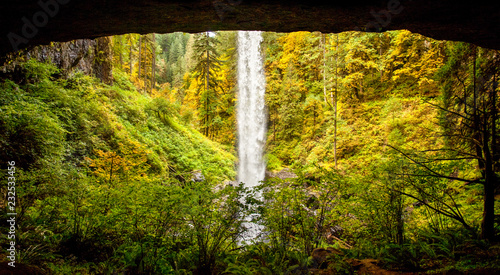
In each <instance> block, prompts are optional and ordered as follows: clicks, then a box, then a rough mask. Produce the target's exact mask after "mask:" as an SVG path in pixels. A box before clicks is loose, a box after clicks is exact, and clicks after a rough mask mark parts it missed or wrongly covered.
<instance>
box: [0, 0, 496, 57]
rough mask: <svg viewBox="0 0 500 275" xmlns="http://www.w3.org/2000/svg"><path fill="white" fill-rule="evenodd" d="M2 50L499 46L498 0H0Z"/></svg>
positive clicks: (0, 46)
mask: <svg viewBox="0 0 500 275" xmlns="http://www.w3.org/2000/svg"><path fill="white" fill-rule="evenodd" d="M0 13H1V15H0V22H1V24H0V37H1V38H0V53H7V52H11V51H14V50H17V49H21V48H25V47H29V46H32V45H40V44H47V43H49V42H51V41H70V40H74V39H81V38H96V37H101V36H108V35H117V34H123V33H143V34H144V33H152V32H155V33H166V32H174V31H183V32H202V31H206V30H262V31H275V32H291V31H321V32H329V33H334V32H342V31H349V30H362V31H384V30H395V29H408V30H410V31H412V32H417V33H420V34H423V35H425V36H429V37H432V38H436V39H447V40H460V41H466V42H472V43H475V44H477V45H479V46H483V47H488V48H495V49H500V2H498V1H495V2H494V1H484V0H479V1H471V0H467V1H460V0H459V1H456V0H453V1H452V0H442V1H435V0H433V1H430V0H376V1H368V0H349V1H346V0H344V1H338V0H333V1H325V0H292V1H284V0H283V1H278V0H266V1H264V0H202V1H190V0H187V1H186V0H185V1H180V0H38V1H36V0H16V1H2V2H1V3H0Z"/></svg>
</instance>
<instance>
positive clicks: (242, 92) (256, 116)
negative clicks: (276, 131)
mask: <svg viewBox="0 0 500 275" xmlns="http://www.w3.org/2000/svg"><path fill="white" fill-rule="evenodd" d="M261 42H262V33H261V32H259V31H239V32H238V103H237V125H238V159H239V165H238V182H243V183H244V184H245V187H254V186H257V185H259V182H260V181H263V180H264V176H265V172H266V163H265V161H264V147H265V144H266V126H267V125H266V121H267V116H266V108H265V100H264V95H265V92H266V79H265V76H264V64H263V60H262V54H261V47H260V44H261ZM245 226H246V227H247V228H248V231H247V234H246V236H245V238H248V239H253V238H254V237H256V236H257V235H258V233H259V232H260V231H261V228H260V227H259V226H258V225H257V224H253V223H251V222H247V223H246V224H245Z"/></svg>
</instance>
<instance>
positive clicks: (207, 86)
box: [205, 32, 210, 137]
mask: <svg viewBox="0 0 500 275" xmlns="http://www.w3.org/2000/svg"><path fill="white" fill-rule="evenodd" d="M205 35H206V39H207V75H206V83H205V89H206V91H205V97H206V98H205V136H207V137H208V134H209V121H210V115H209V113H208V106H209V103H210V102H209V101H210V93H209V90H210V87H209V81H210V79H209V77H210V51H209V35H208V32H206V33H205Z"/></svg>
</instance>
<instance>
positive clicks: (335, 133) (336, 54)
mask: <svg viewBox="0 0 500 275" xmlns="http://www.w3.org/2000/svg"><path fill="white" fill-rule="evenodd" d="M338 62H339V34H338V33H337V45H336V46H335V104H334V122H333V123H334V125H333V128H334V132H333V158H334V160H335V169H337V101H338V98H337V96H338V87H339V86H338V84H339V83H338V78H339V76H338Z"/></svg>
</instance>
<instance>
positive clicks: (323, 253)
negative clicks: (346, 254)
mask: <svg viewBox="0 0 500 275" xmlns="http://www.w3.org/2000/svg"><path fill="white" fill-rule="evenodd" d="M342 254H343V253H342V251H340V250H337V249H335V248H333V247H328V248H326V249H325V248H315V249H314V250H313V252H312V253H311V257H312V259H313V267H314V268H319V269H325V268H327V267H328V264H329V263H330V257H331V256H333V255H342Z"/></svg>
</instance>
